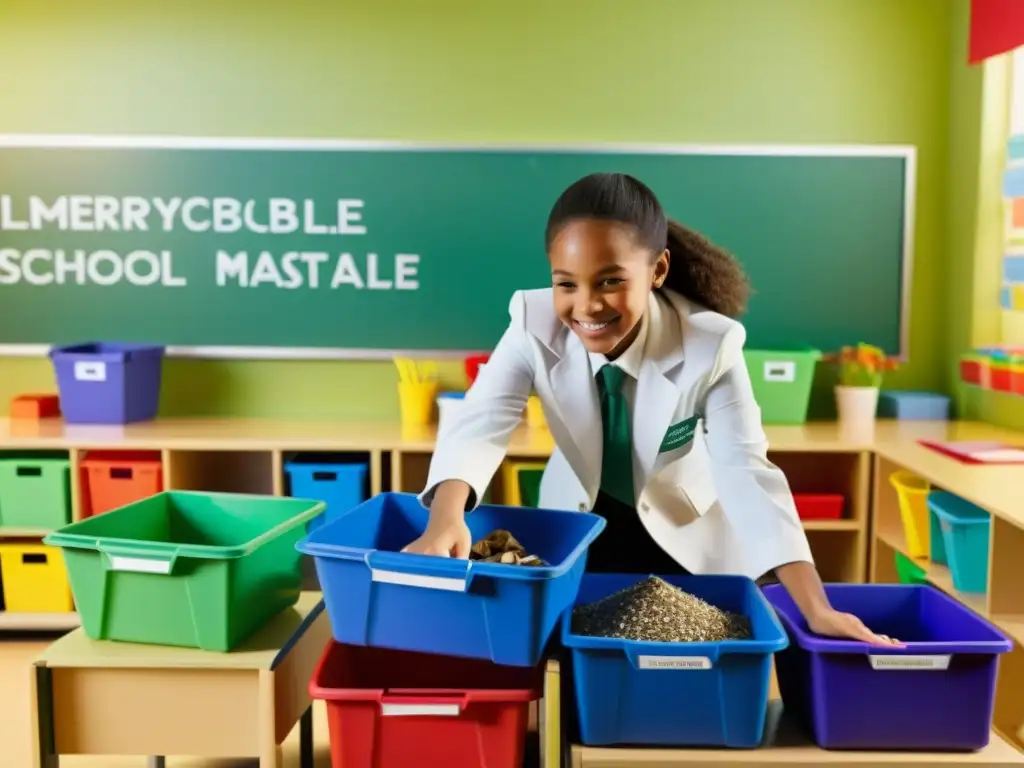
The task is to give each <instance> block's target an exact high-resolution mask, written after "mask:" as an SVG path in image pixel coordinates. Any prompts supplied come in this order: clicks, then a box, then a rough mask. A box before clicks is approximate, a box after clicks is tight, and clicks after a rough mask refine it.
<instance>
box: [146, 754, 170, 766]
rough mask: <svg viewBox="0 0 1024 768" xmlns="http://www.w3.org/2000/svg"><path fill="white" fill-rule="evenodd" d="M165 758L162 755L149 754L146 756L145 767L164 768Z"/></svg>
mask: <svg viewBox="0 0 1024 768" xmlns="http://www.w3.org/2000/svg"><path fill="white" fill-rule="evenodd" d="M166 765H167V758H165V757H164V756H163V755H150V756H149V757H148V758H146V768H165V766H166Z"/></svg>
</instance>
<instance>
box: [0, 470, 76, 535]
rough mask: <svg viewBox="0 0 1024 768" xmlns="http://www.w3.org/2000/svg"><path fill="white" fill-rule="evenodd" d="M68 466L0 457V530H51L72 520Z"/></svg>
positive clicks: (69, 471)
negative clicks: (0, 528)
mask: <svg viewBox="0 0 1024 768" xmlns="http://www.w3.org/2000/svg"><path fill="white" fill-rule="evenodd" d="M70 467H71V462H70V461H69V460H68V459H65V458H31V457H25V456H20V457H19V456H8V457H0V526H2V527H4V528H38V529H44V530H51V529H54V528H60V527H61V526H62V525H66V524H67V523H68V522H69V521H70V520H71V469H70Z"/></svg>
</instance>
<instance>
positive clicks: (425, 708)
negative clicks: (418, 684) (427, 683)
mask: <svg viewBox="0 0 1024 768" xmlns="http://www.w3.org/2000/svg"><path fill="white" fill-rule="evenodd" d="M380 713H381V714H382V715H384V717H409V716H420V717H423V716H433V717H458V716H459V705H458V704H381V705H380Z"/></svg>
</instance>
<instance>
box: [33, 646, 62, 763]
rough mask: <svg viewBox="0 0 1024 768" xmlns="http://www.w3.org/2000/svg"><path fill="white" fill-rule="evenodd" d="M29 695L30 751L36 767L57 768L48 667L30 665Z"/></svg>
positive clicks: (51, 689) (57, 760) (51, 692)
mask: <svg viewBox="0 0 1024 768" xmlns="http://www.w3.org/2000/svg"><path fill="white" fill-rule="evenodd" d="M29 695H30V697H31V698H32V703H31V705H30V706H31V707H32V709H31V717H32V721H33V725H34V726H35V734H33V745H32V752H33V756H34V764H35V766H36V768H57V766H58V765H59V763H60V758H59V757H58V756H57V754H56V749H55V748H54V744H55V742H56V738H55V734H54V732H53V683H52V676H51V674H50V670H49V668H47V667H46V666H45V665H38V666H35V665H34V666H33V667H32V676H31V679H30V687H29Z"/></svg>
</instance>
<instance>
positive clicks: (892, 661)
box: [868, 654, 953, 672]
mask: <svg viewBox="0 0 1024 768" xmlns="http://www.w3.org/2000/svg"><path fill="white" fill-rule="evenodd" d="M951 658H953V657H952V656H950V655H949V654H946V655H944V656H943V655H938V656H902V655H900V656H897V655H893V656H871V655H869V656H868V659H869V660H870V662H871V668H872V669H900V670H907V669H921V670H934V671H938V672H942V671H943V670H946V669H949V660H950V659H951Z"/></svg>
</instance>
